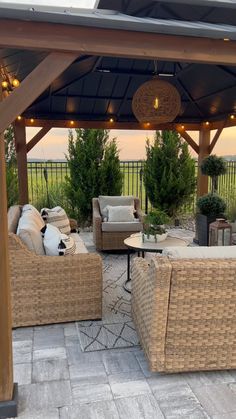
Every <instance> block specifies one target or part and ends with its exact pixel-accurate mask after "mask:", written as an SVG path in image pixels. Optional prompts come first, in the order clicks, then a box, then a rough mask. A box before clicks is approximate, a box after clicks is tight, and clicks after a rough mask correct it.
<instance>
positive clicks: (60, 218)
mask: <svg viewBox="0 0 236 419" xmlns="http://www.w3.org/2000/svg"><path fill="white" fill-rule="evenodd" d="M41 216H42V217H43V219H44V221H45V223H50V224H51V225H53V226H54V227H57V228H58V229H59V230H60V232H61V233H63V234H70V221H69V218H68V217H67V215H66V212H65V210H64V209H63V208H61V207H55V208H52V209H49V208H43V209H41Z"/></svg>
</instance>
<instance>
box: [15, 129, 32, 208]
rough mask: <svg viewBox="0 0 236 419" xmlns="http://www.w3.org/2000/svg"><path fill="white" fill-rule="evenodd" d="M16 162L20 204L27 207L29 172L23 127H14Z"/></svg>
mask: <svg viewBox="0 0 236 419" xmlns="http://www.w3.org/2000/svg"><path fill="white" fill-rule="evenodd" d="M13 129H14V136H15V146H16V160H17V169H18V190H19V204H20V205H25V204H28V202H29V193H28V171H27V146H26V129H25V127H24V126H23V125H17V124H14V125H13Z"/></svg>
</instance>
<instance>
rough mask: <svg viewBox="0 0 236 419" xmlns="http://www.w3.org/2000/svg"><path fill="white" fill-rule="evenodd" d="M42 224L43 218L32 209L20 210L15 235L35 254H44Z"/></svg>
mask: <svg viewBox="0 0 236 419" xmlns="http://www.w3.org/2000/svg"><path fill="white" fill-rule="evenodd" d="M43 226H44V222H43V220H42V219H41V220H40V218H39V217H38V216H37V214H36V213H35V212H34V211H31V210H29V211H25V212H22V216H21V217H20V219H19V224H18V228H17V235H18V236H19V237H20V239H21V240H22V241H23V243H24V244H25V245H26V246H27V248H28V249H29V250H30V251H31V252H34V253H35V254H36V255H45V250H44V246H43V239H42V235H41V231H40V230H41V228H42V227H43Z"/></svg>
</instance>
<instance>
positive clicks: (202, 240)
mask: <svg viewBox="0 0 236 419" xmlns="http://www.w3.org/2000/svg"><path fill="white" fill-rule="evenodd" d="M197 208H198V211H199V212H198V213H197V215H196V230H197V232H198V244H199V246H208V244H209V225H210V223H212V222H213V221H215V220H216V218H225V217H224V212H225V210H226V203H225V201H224V200H223V199H222V198H221V197H220V196H218V195H217V194H215V193H209V194H207V195H203V196H201V197H200V198H198V200H197Z"/></svg>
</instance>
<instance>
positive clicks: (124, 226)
mask: <svg viewBox="0 0 236 419" xmlns="http://www.w3.org/2000/svg"><path fill="white" fill-rule="evenodd" d="M101 199H103V206H104V205H105V202H108V203H109V202H110V203H111V204H110V205H112V206H115V205H130V203H131V202H133V205H134V208H135V219H136V220H135V221H136V222H131V223H125V222H123V223H110V222H109V221H108V222H107V221H105V220H104V217H103V214H102V210H101ZM116 202H117V203H116ZM92 205H93V241H94V244H95V246H96V249H97V250H122V249H126V246H125V245H124V240H125V239H126V238H127V237H129V236H130V235H131V234H133V233H137V232H138V231H141V230H142V228H143V224H142V223H143V215H144V214H143V213H142V211H141V208H140V200H139V198H134V197H132V196H117V197H113V196H108V197H99V198H93V200H92Z"/></svg>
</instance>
